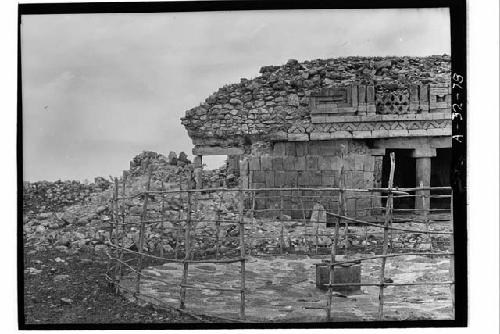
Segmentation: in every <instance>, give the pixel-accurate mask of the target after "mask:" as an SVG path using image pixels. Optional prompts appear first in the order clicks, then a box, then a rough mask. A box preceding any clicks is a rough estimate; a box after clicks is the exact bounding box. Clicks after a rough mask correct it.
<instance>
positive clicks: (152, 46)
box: [21, 9, 450, 181]
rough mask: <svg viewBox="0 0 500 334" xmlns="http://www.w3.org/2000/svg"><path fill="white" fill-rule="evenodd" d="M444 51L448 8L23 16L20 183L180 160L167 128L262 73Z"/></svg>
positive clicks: (180, 144)
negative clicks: (164, 157)
mask: <svg viewBox="0 0 500 334" xmlns="http://www.w3.org/2000/svg"><path fill="white" fill-rule="evenodd" d="M444 53H446V54H450V22H449V12H448V9H394V10H392V9H391V10H388V9H381V10H376V9H369V10H293V11H292V10H290V11H243V12H206V13H204V12H199V13H155V14H80V15H75V14H64V15H28V16H23V17H22V26H21V57H22V80H23V132H24V133H23V137H24V147H23V152H24V180H30V181H35V180H50V181H53V180H57V179H63V180H66V179H77V180H83V179H85V178H87V179H89V180H93V178H94V177H95V176H105V177H107V176H108V175H113V176H118V175H119V174H121V171H122V170H124V169H128V166H129V161H130V160H131V159H132V158H133V157H134V156H135V155H136V154H138V153H140V152H141V151H143V150H152V151H156V152H159V153H163V154H168V152H169V151H176V152H177V153H178V152H180V151H185V152H186V153H187V154H188V155H189V156H190V157H191V149H192V143H191V140H190V139H189V137H188V135H187V131H186V130H185V128H184V127H183V126H182V125H181V124H180V119H179V118H180V117H182V116H183V115H184V112H185V111H186V110H187V109H190V108H192V107H195V106H197V105H198V104H200V103H201V102H203V100H204V99H205V98H206V97H208V96H209V95H210V94H211V93H213V92H215V91H216V90H217V89H218V88H219V87H221V86H223V85H224V84H229V83H234V82H239V81H240V78H253V77H255V76H257V75H259V73H258V71H259V69H260V67H261V66H264V65H282V64H285V63H286V61H287V60H288V59H291V58H293V59H298V60H299V61H304V60H308V59H317V58H332V57H342V56H387V55H396V56H405V55H408V56H428V55H435V54H444ZM204 161H205V162H207V163H208V164H209V167H214V166H215V165H216V164H218V163H220V161H221V159H220V158H218V159H204Z"/></svg>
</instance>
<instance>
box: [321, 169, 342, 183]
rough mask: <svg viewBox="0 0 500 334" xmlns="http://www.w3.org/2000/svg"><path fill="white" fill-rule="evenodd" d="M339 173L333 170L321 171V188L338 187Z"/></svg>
mask: <svg viewBox="0 0 500 334" xmlns="http://www.w3.org/2000/svg"><path fill="white" fill-rule="evenodd" d="M338 179H339V172H338V171H334V170H324V171H321V182H322V185H323V186H327V187H338Z"/></svg>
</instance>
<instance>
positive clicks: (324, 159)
mask: <svg viewBox="0 0 500 334" xmlns="http://www.w3.org/2000/svg"><path fill="white" fill-rule="evenodd" d="M333 158H334V157H329V156H319V158H318V169H319V170H332V162H333Z"/></svg>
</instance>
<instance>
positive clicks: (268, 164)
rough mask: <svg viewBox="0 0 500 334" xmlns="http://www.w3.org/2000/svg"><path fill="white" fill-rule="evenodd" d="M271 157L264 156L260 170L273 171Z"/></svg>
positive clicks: (261, 158)
mask: <svg viewBox="0 0 500 334" xmlns="http://www.w3.org/2000/svg"><path fill="white" fill-rule="evenodd" d="M272 159H273V158H272V156H270V155H263V156H261V157H260V168H261V170H266V171H269V170H272V169H273V160H272Z"/></svg>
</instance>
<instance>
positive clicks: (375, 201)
mask: <svg viewBox="0 0 500 334" xmlns="http://www.w3.org/2000/svg"><path fill="white" fill-rule="evenodd" d="M370 155H372V156H373V158H374V159H375V162H374V166H373V187H374V188H381V187H382V162H383V160H384V155H385V148H376V149H371V150H370ZM381 195H382V194H381V193H380V192H374V193H373V197H372V203H371V205H372V207H381V206H382V198H380V196H381ZM379 212H381V209H376V210H372V215H373V214H377V213H379Z"/></svg>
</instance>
